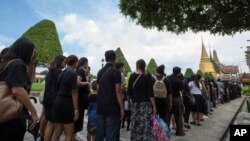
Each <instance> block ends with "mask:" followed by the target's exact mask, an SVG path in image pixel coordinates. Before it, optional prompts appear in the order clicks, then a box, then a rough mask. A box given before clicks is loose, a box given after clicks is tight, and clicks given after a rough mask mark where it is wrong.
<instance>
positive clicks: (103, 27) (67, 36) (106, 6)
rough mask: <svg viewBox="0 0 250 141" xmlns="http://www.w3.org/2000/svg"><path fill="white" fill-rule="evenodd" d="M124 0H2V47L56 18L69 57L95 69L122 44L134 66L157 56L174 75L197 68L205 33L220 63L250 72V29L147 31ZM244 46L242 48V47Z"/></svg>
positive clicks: (125, 53)
mask: <svg viewBox="0 0 250 141" xmlns="http://www.w3.org/2000/svg"><path fill="white" fill-rule="evenodd" d="M118 3H119V0H1V5H0V9H1V11H0V50H1V49H3V48H4V47H8V46H9V45H11V44H12V43H13V42H14V41H15V40H16V39H17V38H19V37H20V36H21V35H22V34H23V33H24V32H25V31H26V30H28V28H29V27H31V26H32V25H34V24H36V23H37V22H39V21H41V20H43V19H49V20H52V21H54V22H55V24H56V27H57V30H58V33H59V38H60V41H61V44H62V47H63V52H64V55H70V54H76V55H77V56H78V57H83V56H84V57H87V58H88V59H89V65H90V66H91V68H92V72H93V73H94V74H96V72H97V71H98V70H99V69H100V67H101V59H102V57H103V56H104V52H105V51H106V50H109V49H114V50H115V49H116V48H117V47H120V48H121V49H122V51H123V53H124V55H125V57H126V59H127V60H128V62H129V64H130V66H131V68H132V69H133V70H134V69H135V62H136V60H138V59H141V58H142V59H145V61H146V62H148V61H149V60H150V58H155V60H156V62H157V64H164V65H165V66H166V72H167V73H168V74H169V73H171V69H172V67H174V66H180V67H181V68H182V69H183V71H184V72H185V70H186V68H189V67H190V68H192V69H193V70H194V71H197V69H198V67H199V60H200V56H201V36H202V37H203V40H204V44H205V46H206V48H207V50H208V51H209V46H210V48H211V50H212V49H215V50H217V53H218V57H219V59H220V61H221V62H222V63H224V64H228V65H232V64H233V65H239V66H240V68H241V69H242V70H243V71H245V72H249V69H248V67H247V66H246V62H245V54H244V51H245V50H246V46H250V42H247V41H246V40H249V39H250V32H243V33H238V34H236V35H234V36H214V35H211V34H209V33H204V32H200V33H197V34H195V33H192V32H188V33H186V34H182V35H176V34H173V33H170V32H159V31H157V30H155V29H152V30H147V29H143V28H142V27H141V26H139V25H136V24H135V23H133V22H132V21H131V20H130V19H128V18H125V17H124V16H123V15H122V14H121V13H120V11H119V9H118V6H117V5H118ZM241 47H242V48H241Z"/></svg>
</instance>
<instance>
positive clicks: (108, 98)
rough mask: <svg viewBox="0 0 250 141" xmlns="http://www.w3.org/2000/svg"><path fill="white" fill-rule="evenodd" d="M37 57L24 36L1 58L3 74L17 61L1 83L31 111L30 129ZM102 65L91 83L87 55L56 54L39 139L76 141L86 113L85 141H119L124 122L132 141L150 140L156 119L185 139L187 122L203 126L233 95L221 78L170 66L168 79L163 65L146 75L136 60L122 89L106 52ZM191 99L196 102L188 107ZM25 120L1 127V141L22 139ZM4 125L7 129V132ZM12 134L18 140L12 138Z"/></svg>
mask: <svg viewBox="0 0 250 141" xmlns="http://www.w3.org/2000/svg"><path fill="white" fill-rule="evenodd" d="M23 46H24V47H26V48H24V47H23ZM35 57H36V52H35V45H34V44H33V43H32V42H31V41H29V40H28V39H26V38H21V39H19V40H17V41H16V42H15V43H14V44H13V45H12V46H11V47H10V48H9V50H8V51H7V52H4V53H3V54H1V55H0V59H1V64H0V69H1V70H4V68H5V65H6V64H7V63H8V62H9V61H10V60H13V59H18V60H17V61H15V62H14V63H11V64H10V65H9V66H8V68H7V71H5V70H4V71H3V73H1V74H0V80H3V81H6V82H7V84H8V86H9V87H10V88H11V90H12V92H13V93H14V94H15V96H16V97H17V98H18V99H19V100H20V101H21V103H23V104H24V107H25V109H24V113H25V111H26V113H28V114H29V112H28V111H30V113H31V117H32V119H33V123H32V124H31V126H30V127H29V128H31V129H32V128H34V127H35V125H37V124H38V122H39V119H38V116H37V114H36V110H35V108H34V106H33V105H32V104H31V103H30V101H29V99H28V93H29V91H28V89H26V88H28V86H30V85H31V75H30V74H28V72H30V71H29V70H31V69H30V67H29V66H30V65H31V64H32V63H33V61H35ZM105 61H106V65H105V66H104V67H103V68H102V69H101V70H100V71H99V72H98V74H97V80H96V81H92V75H90V67H89V64H88V59H87V58H85V57H82V58H80V59H78V57H76V56H75V55H70V56H68V57H65V56H62V55H59V56H57V57H55V59H54V60H53V61H52V62H51V63H50V66H49V72H48V74H47V76H46V79H45V82H46V83H45V91H44V101H43V114H42V116H41V118H40V119H42V120H40V122H41V124H40V126H41V128H40V135H41V139H42V140H45V141H59V140H60V137H61V135H62V133H63V132H64V135H65V140H66V141H72V140H77V139H76V138H75V136H76V133H77V132H79V131H81V130H82V129H83V123H84V122H83V121H84V115H85V113H84V111H85V110H87V109H88V124H87V130H88V135H87V139H88V141H91V140H92V141H94V140H95V141H103V140H104V139H106V140H107V141H119V140H120V128H123V127H125V120H126V121H127V130H128V131H130V130H131V136H130V140H132V141H140V140H149V141H153V140H154V136H153V132H152V131H153V119H154V118H155V116H156V115H159V116H160V118H162V119H163V121H164V122H166V123H167V124H168V125H169V126H170V125H171V121H174V122H172V124H173V126H174V127H175V129H174V128H173V129H174V130H176V133H175V135H177V136H183V135H185V131H187V128H191V126H190V125H189V123H190V124H193V125H197V126H201V125H202V124H201V122H202V121H204V118H203V117H204V115H206V116H209V114H211V112H212V111H213V108H215V107H216V106H217V104H218V100H220V103H224V102H228V101H229V100H230V99H231V100H232V99H233V98H235V97H236V96H234V95H233V94H232V93H233V91H230V89H229V86H228V88H227V89H225V86H224V84H222V83H220V80H218V83H215V82H214V81H213V80H211V79H208V78H206V79H203V78H202V77H201V76H200V75H194V76H192V77H191V78H185V79H184V77H183V75H182V73H181V68H179V67H174V68H173V73H172V74H171V75H169V76H166V74H165V66H164V65H160V66H158V67H157V69H156V74H150V73H149V72H148V71H147V70H146V63H145V61H144V60H143V59H140V60H138V61H137V62H136V71H135V72H134V73H132V74H131V75H130V77H129V80H128V84H127V86H126V83H125V81H126V80H125V76H124V71H125V69H124V64H123V63H121V62H116V53H115V51H113V50H108V51H106V52H105ZM16 68H18V71H15V70H16ZM12 77H15V79H14V78H12ZM14 80H15V81H14ZM225 91H226V92H225ZM231 92H232V93H231ZM191 99H193V101H194V102H193V103H192V102H191V104H190V100H191ZM190 113H192V119H193V121H191V122H189V117H190ZM124 117H125V118H124ZM171 119H174V120H171ZM130 121H131V126H130ZM25 122H26V121H25V117H24V114H21V115H20V116H19V117H18V118H17V119H13V120H10V121H7V122H6V123H0V137H1V139H3V140H4V141H5V140H6V141H7V140H15V141H19V140H20V141H21V140H23V138H24V133H25V131H24V129H25V128H26V127H25ZM7 127H8V129H10V130H6V129H7ZM12 129H15V130H12ZM13 133H15V134H17V135H18V136H15V137H13V136H12V134H13Z"/></svg>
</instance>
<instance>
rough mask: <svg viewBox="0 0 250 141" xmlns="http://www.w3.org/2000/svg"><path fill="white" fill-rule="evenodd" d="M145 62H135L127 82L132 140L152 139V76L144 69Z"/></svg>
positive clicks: (150, 140)
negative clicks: (134, 70)
mask: <svg viewBox="0 0 250 141" xmlns="http://www.w3.org/2000/svg"><path fill="white" fill-rule="evenodd" d="M145 68H146V63H145V61H144V60H142V59H140V60H138V61H137V62H136V72H135V73H133V74H131V76H130V78H129V82H128V101H130V98H131V99H132V105H131V113H132V116H131V119H132V122H131V137H130V140H132V141H145V140H147V141H153V140H154V139H153V132H152V131H153V116H154V115H156V112H157V111H156V106H155V99H154V94H153V83H152V76H151V74H150V73H148V72H147V71H146V70H145ZM129 105H130V103H129Z"/></svg>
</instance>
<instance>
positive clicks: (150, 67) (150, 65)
mask: <svg viewBox="0 0 250 141" xmlns="http://www.w3.org/2000/svg"><path fill="white" fill-rule="evenodd" d="M156 68H157V64H156V62H155V59H153V58H152V59H150V61H149V63H148V67H147V71H148V72H150V73H151V74H153V75H154V74H155V73H156Z"/></svg>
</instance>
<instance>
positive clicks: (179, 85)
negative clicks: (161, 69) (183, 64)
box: [167, 75, 183, 97]
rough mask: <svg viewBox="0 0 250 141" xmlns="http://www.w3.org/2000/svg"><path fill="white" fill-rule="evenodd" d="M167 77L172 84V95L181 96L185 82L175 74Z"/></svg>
mask: <svg viewBox="0 0 250 141" xmlns="http://www.w3.org/2000/svg"><path fill="white" fill-rule="evenodd" d="M167 78H168V80H169V81H170V84H171V89H172V97H180V96H181V95H180V92H181V91H182V90H183V82H182V81H181V80H180V79H179V78H178V77H176V76H174V75H170V76H168V77H167Z"/></svg>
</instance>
